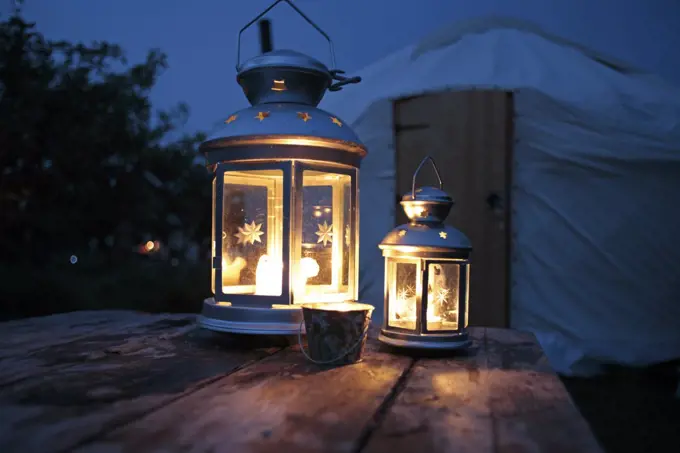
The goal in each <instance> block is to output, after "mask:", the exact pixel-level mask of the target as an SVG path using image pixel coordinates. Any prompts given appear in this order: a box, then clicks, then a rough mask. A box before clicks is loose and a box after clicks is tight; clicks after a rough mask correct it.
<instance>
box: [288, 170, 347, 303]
mask: <svg viewBox="0 0 680 453" xmlns="http://www.w3.org/2000/svg"><path fill="white" fill-rule="evenodd" d="M351 182H352V181H351V176H350V175H346V174H338V173H329V172H323V171H315V170H305V171H303V173H302V194H301V197H302V225H301V228H302V234H301V236H302V238H301V239H302V240H301V244H300V247H301V250H300V254H299V255H298V256H299V257H300V261H299V263H298V267H297V273H296V275H295V276H294V277H293V284H294V291H295V302H296V303H301V302H341V301H345V300H348V299H352V290H351V286H352V284H353V278H352V277H351V276H350V262H349V260H350V256H351V253H350V251H351V250H352V247H353V246H354V238H353V235H352V225H351V222H352V216H351V213H352V206H351V200H352V197H351V195H352V194H351V190H352V184H351Z"/></svg>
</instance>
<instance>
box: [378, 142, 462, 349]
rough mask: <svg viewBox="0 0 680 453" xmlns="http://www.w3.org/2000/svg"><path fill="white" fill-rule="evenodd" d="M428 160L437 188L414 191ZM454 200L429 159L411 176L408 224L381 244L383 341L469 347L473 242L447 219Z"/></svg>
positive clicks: (404, 200)
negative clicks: (417, 179)
mask: <svg viewBox="0 0 680 453" xmlns="http://www.w3.org/2000/svg"><path fill="white" fill-rule="evenodd" d="M427 161H430V162H431V163H432V166H433V167H434V170H435V173H436V174H437V178H438V180H439V189H437V188H434V187H422V188H418V189H416V177H417V176H418V172H419V171H420V169H421V168H422V167H423V165H424V164H425V163H426V162H427ZM453 204H454V202H453V199H452V198H451V197H450V196H449V195H448V194H447V193H446V192H444V191H443V190H442V180H441V177H440V175H439V171H438V169H437V166H436V165H435V162H434V160H433V159H432V158H431V157H429V156H428V157H426V158H425V159H423V161H422V162H421V163H420V165H419V166H418V168H417V169H416V172H415V174H414V175H413V183H412V187H411V192H409V193H408V194H406V195H404V196H403V197H402V201H401V205H402V207H403V208H404V211H405V213H406V216H407V217H408V218H409V220H410V223H408V224H405V225H401V226H399V227H397V228H395V229H394V230H392V231H391V232H390V233H389V234H388V235H387V236H385V238H384V239H383V241H382V242H381V244H380V249H382V251H383V256H384V257H385V321H384V324H383V328H382V330H381V332H380V336H379V340H380V341H382V342H384V343H386V344H389V345H392V346H400V347H409V348H427V349H454V348H460V347H466V346H468V345H469V343H470V341H469V340H468V334H467V320H468V302H469V288H470V284H469V281H470V264H469V259H470V252H471V251H472V245H471V243H470V240H469V239H468V238H467V237H466V236H465V235H464V234H463V233H462V232H460V231H458V230H457V229H455V228H453V227H451V226H448V225H445V224H444V220H445V219H446V217H447V216H448V215H449V212H450V211H451V207H452V206H453Z"/></svg>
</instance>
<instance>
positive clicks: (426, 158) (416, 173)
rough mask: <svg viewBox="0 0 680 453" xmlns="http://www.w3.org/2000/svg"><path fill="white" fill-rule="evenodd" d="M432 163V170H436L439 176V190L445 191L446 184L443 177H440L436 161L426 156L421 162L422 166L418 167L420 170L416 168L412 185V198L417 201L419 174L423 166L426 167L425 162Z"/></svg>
mask: <svg viewBox="0 0 680 453" xmlns="http://www.w3.org/2000/svg"><path fill="white" fill-rule="evenodd" d="M428 160H429V161H430V162H432V168H434V172H435V173H436V175H437V179H438V180H439V190H443V189H444V183H442V177H441V176H439V170H438V169H437V164H435V163H434V159H433V158H431V157H430V156H425V159H423V160H422V161H421V162H420V165H418V168H416V171H415V173H413V182H412V183H411V197H412V198H413V199H414V200H415V199H416V178H417V177H418V172H419V171H420V169H421V168H423V165H425V162H427V161H428Z"/></svg>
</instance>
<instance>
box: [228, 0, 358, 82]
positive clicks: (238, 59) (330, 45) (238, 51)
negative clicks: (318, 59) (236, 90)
mask: <svg viewBox="0 0 680 453" xmlns="http://www.w3.org/2000/svg"><path fill="white" fill-rule="evenodd" d="M281 2H285V3H288V5H290V7H291V8H293V9H294V10H295V12H297V13H298V14H299V15H300V16H302V18H303V19H304V20H306V21H307V23H308V24H309V25H311V26H312V27H314V28H315V29H316V31H318V32H319V33H321V35H322V36H323V37H324V38H326V41H328V48H329V49H330V52H331V68H335V50H333V41H332V40H331V37H330V36H328V35H327V34H326V32H325V31H323V30H322V29H321V28H319V26H318V25H316V24H315V23H314V22H312V19H310V18H309V17H307V16H306V15H305V13H303V12H302V11H300V9H299V8H298V7H297V6H295V5H294V4H293V2H292V1H291V0H276V1H275V2H274V3H272V4H271V5H270V6H269V8H267V9H265V10H264V11H263V12H262V13H260V15H258V16H257V17H256V18H255V19H253V20H251V21H250V22H248V23H247V24H246V26H245V27H243V28H242V29H241V31H239V32H238V48H237V49H236V70H237V71H238V70H239V68H240V67H241V34H243V32H244V31H246V29H247V28H249V27H250V26H251V25H253V24H254V23H255V22H257V21H258V20H259V19H261V18H262V17H263V16H264V15H265V14H267V13H268V12H269V11H271V10H272V9H273V8H274V7H275V6H276V5H278V4H279V3H281ZM350 83H351V82H350ZM355 83H356V82H355Z"/></svg>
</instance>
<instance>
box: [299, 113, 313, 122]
mask: <svg viewBox="0 0 680 453" xmlns="http://www.w3.org/2000/svg"><path fill="white" fill-rule="evenodd" d="M297 117H298V118H300V119H301V120H302V121H304V122H305V123H306V122H307V121H309V120H311V119H312V116H311V115H310V114H309V113H307V112H297Z"/></svg>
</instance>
